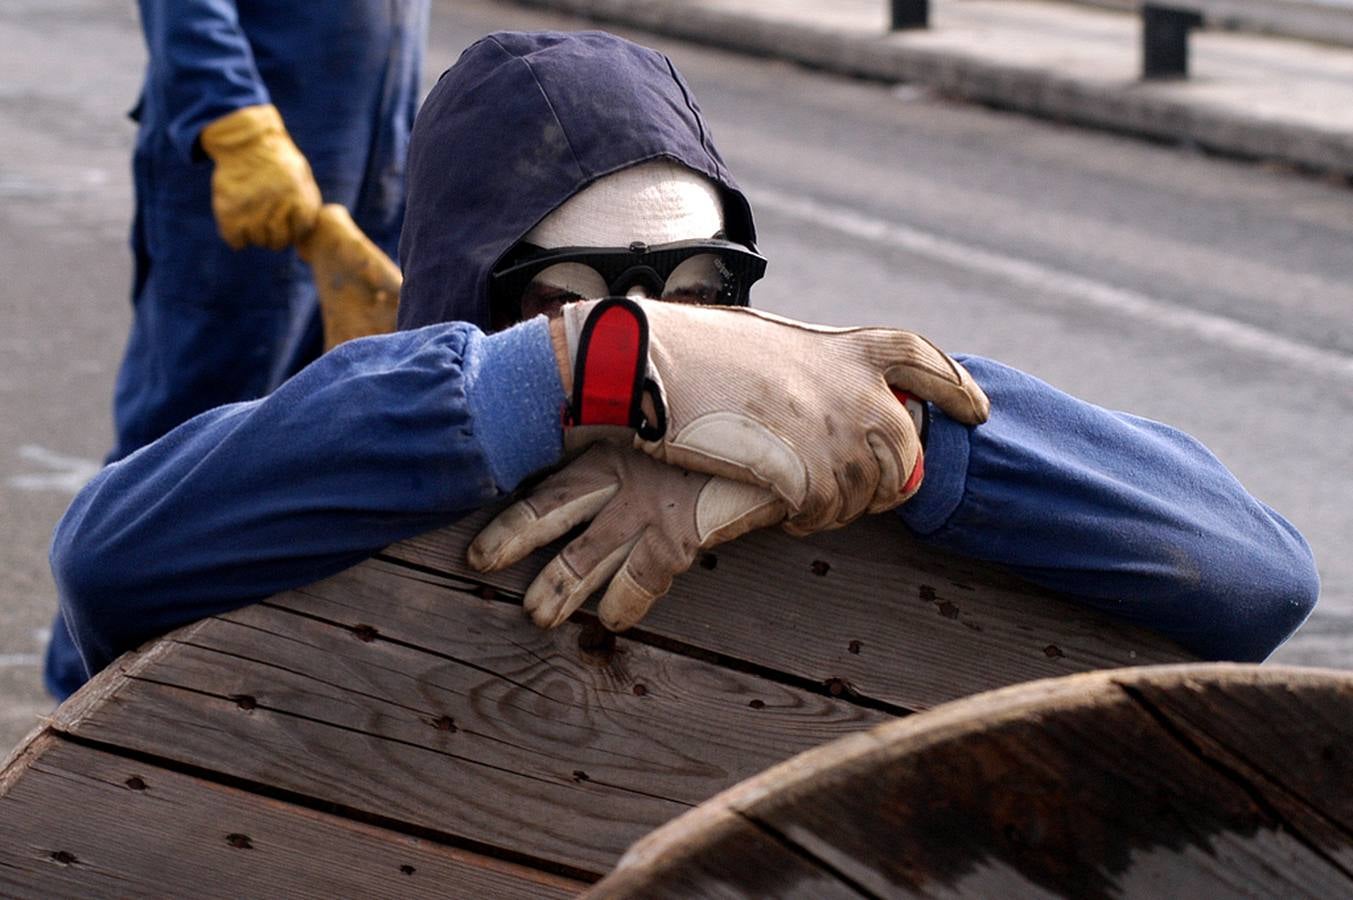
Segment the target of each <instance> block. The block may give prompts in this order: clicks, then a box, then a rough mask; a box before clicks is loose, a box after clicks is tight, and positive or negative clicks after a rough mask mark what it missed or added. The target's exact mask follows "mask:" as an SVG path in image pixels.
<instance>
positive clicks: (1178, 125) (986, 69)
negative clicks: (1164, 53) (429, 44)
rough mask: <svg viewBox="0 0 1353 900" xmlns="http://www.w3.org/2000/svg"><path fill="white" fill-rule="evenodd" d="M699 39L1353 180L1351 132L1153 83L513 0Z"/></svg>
mask: <svg viewBox="0 0 1353 900" xmlns="http://www.w3.org/2000/svg"><path fill="white" fill-rule="evenodd" d="M515 2H517V3H518V4H520V5H524V6H531V7H537V8H543V9H550V10H554V11H557V12H564V13H571V14H574V15H579V16H583V17H586V18H589V19H593V20H595V21H598V22H605V23H611V24H617V25H626V26H630V27H635V28H640V29H643V30H646V31H651V32H654V33H656V34H662V35H668V36H671V37H676V38H681V39H683V40H689V41H692V42H695V43H699V44H705V45H708V46H713V47H720V48H723V49H728V50H735V51H740V52H744V53H751V54H755V55H758V56H769V57H775V58H779V59H785V60H790V61H792V62H797V63H802V64H804V65H808V66H813V67H816V68H821V69H825V70H827V71H831V72H835V73H838V74H842V75H850V76H855V77H860V78H868V79H872V80H878V81H886V82H910V83H914V84H920V85H924V86H926V87H929V88H932V89H934V90H936V91H938V92H941V93H943V94H947V95H950V96H955V97H960V98H963V99H966V100H971V101H974V102H977V103H983V104H987V105H990V106H995V107H999V108H1002V109H1010V110H1015V111H1019V112H1023V113H1028V114H1031V115H1035V116H1040V117H1044V118H1050V119H1056V120H1059V121H1064V122H1070V123H1073V124H1078V125H1088V126H1092V127H1095V128H1104V129H1109V130H1113V131H1119V132H1124V133H1128V134H1133V135H1138V136H1141V137H1146V138H1150V139H1153V140H1160V141H1167V142H1170V143H1182V144H1189V145H1194V146H1197V147H1200V148H1203V149H1205V150H1209V151H1212V152H1216V153H1222V154H1226V155H1229V156H1239V157H1243V158H1247V159H1262V160H1272V161H1277V162H1282V163H1287V164H1290V165H1293V166H1296V167H1299V168H1302V169H1307V170H1314V171H1318V172H1324V173H1335V174H1339V175H1342V176H1344V177H1346V178H1353V133H1350V132H1347V131H1338V130H1334V129H1330V130H1326V129H1321V128H1315V127H1309V126H1302V125H1297V124H1291V123H1284V122H1275V121H1273V120H1272V119H1269V118H1266V117H1263V116H1258V115H1245V114H1243V113H1241V112H1237V111H1235V110H1232V109H1226V108H1221V107H1218V106H1213V105H1211V104H1208V103H1206V102H1203V101H1191V102H1189V101H1181V100H1179V99H1176V98H1170V97H1163V96H1160V92H1159V91H1157V90H1153V88H1154V87H1155V86H1154V85H1151V84H1145V83H1141V82H1130V83H1125V84H1117V85H1114V84H1104V83H1097V82H1092V81H1087V80H1081V79H1076V78H1070V77H1066V76H1063V75H1059V74H1058V73H1056V72H1053V71H1048V70H1042V69H1033V68H1023V67H1016V66H1009V65H1001V64H993V63H991V62H988V61H985V60H983V59H980V58H977V57H974V56H969V55H965V54H962V53H955V52H939V51H935V50H930V49H925V48H917V47H905V46H899V45H897V44H894V43H889V42H888V41H886V40H884V36H883V35H882V34H880V35H879V37H878V38H872V37H867V36H860V35H852V34H848V33H844V32H841V31H835V30H832V29H829V28H823V27H817V26H813V25H809V24H803V23H797V22H783V21H775V20H773V19H770V18H763V17H757V16H752V15H747V14H744V13H739V12H730V11H726V10H719V9H712V8H709V7H704V6H700V5H697V4H689V5H688V4H685V3H683V2H682V0H515Z"/></svg>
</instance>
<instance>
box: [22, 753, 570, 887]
mask: <svg viewBox="0 0 1353 900" xmlns="http://www.w3.org/2000/svg"><path fill="white" fill-rule="evenodd" d="M26 749H27V752H26V753H25V754H24V756H23V758H22V759H21V760H19V761H17V763H16V764H15V765H12V766H11V770H10V771H9V772H8V773H7V777H6V778H5V783H6V788H5V790H4V793H3V794H2V795H0V894H2V895H3V896H5V897H15V898H19V897H34V898H48V897H56V896H62V897H106V896H160V897H172V896H178V897H190V896H191V897H230V898H237V897H355V896H360V897H392V898H409V897H432V896H437V897H445V896H462V897H483V898H495V897H503V898H507V897H569V896H574V895H576V894H577V893H578V892H579V891H580V890H581V889H582V888H583V887H585V885H584V884H582V883H580V882H576V881H572V880H570V879H566V878H561V877H559V876H557V875H552V874H549V873H546V872H540V871H536V870H533V869H529V868H526V867H523V866H519V865H515V864H513V863H509V862H504V861H502V860H498V859H493V858H491V857H486V856H482V855H480V854H477V853H471V852H469V851H466V850H461V849H456V848H452V847H446V846H441V845H438V844H435V843H432V842H429V841H427V840H420V839H418V838H414V837H410V836H407V835H403V834H398V833H395V832H392V831H387V830H385V829H381V828H376V827H372V826H370V825H364V824H361V823H358V822H353V821H350V820H347V819H343V818H340V817H337V816H332V815H327V814H325V813H322V812H317V811H315V810H310V809H305V808H303V807H299V806H295V805H292V804H288V803H284V802H281V801H278V800H275V799H271V798H268V797H260V796H257V795H254V794H249V793H246V792H244V791H240V790H237V789H235V788H231V787H226V786H223V785H220V784H213V783H211V782H208V781H204V780H202V779H200V778H195V777H192V776H190V775H185V774H181V773H178V772H172V771H168V770H166V769H163V768H160V767H158V766H155V765H151V764H148V763H146V762H143V761H138V760H131V759H127V758H125V757H121V756H116V755H114V754H110V753H106V752H103V751H101V750H96V749H91V748H88V747H82V746H79V745H76V744H72V743H70V742H69V741H67V740H64V739H61V738H59V737H56V736H54V735H53V734H51V733H47V734H45V735H42V736H40V737H38V738H37V739H35V740H34V741H32V742H31V743H30V744H29V745H28V746H27V748H26Z"/></svg>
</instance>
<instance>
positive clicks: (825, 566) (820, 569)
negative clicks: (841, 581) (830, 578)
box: [809, 559, 832, 576]
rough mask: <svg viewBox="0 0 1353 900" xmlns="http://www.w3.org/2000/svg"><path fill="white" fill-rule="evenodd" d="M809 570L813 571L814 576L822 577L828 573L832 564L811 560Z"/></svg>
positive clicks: (820, 560)
mask: <svg viewBox="0 0 1353 900" xmlns="http://www.w3.org/2000/svg"><path fill="white" fill-rule="evenodd" d="M809 568H810V569H812V570H813V574H814V575H818V576H822V575H826V574H827V573H828V572H830V571H831V570H832V564H831V563H829V562H827V561H826V560H822V559H815V560H813V564H812V565H811V566H809Z"/></svg>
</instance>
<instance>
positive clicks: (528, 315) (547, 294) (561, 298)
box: [521, 284, 588, 321]
mask: <svg viewBox="0 0 1353 900" xmlns="http://www.w3.org/2000/svg"><path fill="white" fill-rule="evenodd" d="M586 299H588V298H587V297H583V296H581V295H580V294H576V293H574V292H573V291H570V290H566V289H564V288H559V287H554V286H553V285H548V284H532V285H530V286H529V287H527V289H526V292H525V293H524V294H522V297H521V317H522V321H526V320H527V319H533V318H535V317H536V316H539V315H546V316H550V317H554V316H557V315H558V314H559V310H560V308H561V307H562V306H563V305H564V304H565V303H576V302H577V301H579V300H586Z"/></svg>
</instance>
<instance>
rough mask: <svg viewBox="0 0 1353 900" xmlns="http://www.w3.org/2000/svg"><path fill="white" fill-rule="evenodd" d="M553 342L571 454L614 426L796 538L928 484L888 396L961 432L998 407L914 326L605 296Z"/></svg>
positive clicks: (902, 414) (566, 312)
mask: <svg viewBox="0 0 1353 900" xmlns="http://www.w3.org/2000/svg"><path fill="white" fill-rule="evenodd" d="M551 337H552V339H553V341H554V349H555V356H556V358H557V360H558V363H559V368H560V374H561V376H562V378H563V383H564V387H565V390H566V391H568V393H569V395H570V396H571V397H572V401H571V404H570V407H569V409H568V410H567V412H566V417H565V423H566V429H565V441H566V443H567V444H569V445H570V446H580V445H583V444H586V443H590V442H592V441H594V440H600V439H604V438H605V437H607V436H610V435H614V434H615V433H616V432H617V431H619V432H620V433H621V434H623V435H624V437H625V438H626V439H628V440H630V441H631V442H632V443H633V445H634V446H635V447H638V448H639V449H641V450H643V451H644V452H645V453H648V454H650V455H652V456H654V457H656V458H657V459H660V460H663V461H664V462H667V463H670V464H672V465H676V466H680V467H682V468H686V469H692V470H694V471H698V472H704V473H706V474H709V475H721V476H723V477H725V478H730V479H733V480H735V481H741V482H745V483H748V484H756V485H760V486H762V487H766V488H769V489H770V490H772V491H774V492H775V494H776V495H777V496H779V497H780V498H781V499H782V500H784V502H785V504H786V507H787V509H788V519H787V520H786V524H785V529H786V530H787V531H789V532H790V533H791V534H800V535H802V534H808V533H811V532H814V531H821V530H824V529H827V528H835V527H839V526H841V525H845V524H846V523H848V522H851V521H853V520H854V519H856V518H858V517H859V516H861V515H863V514H865V513H870V512H882V511H883V510H887V509H891V508H893V507H895V506H897V505H899V504H900V503H902V502H903V501H904V500H906V499H907V498H908V497H910V496H911V495H912V494H914V493H915V492H916V490H917V489H918V488H919V487H920V478H919V470H920V464H921V441H920V435H919V433H918V428H917V427H916V424H915V422H914V421H913V419H912V417H911V416H910V415H908V412H907V409H906V408H905V407H904V406H903V404H901V403H899V402H898V398H897V397H895V392H902V393H905V394H907V395H910V396H911V397H913V398H915V399H916V400H919V401H930V402H932V403H934V404H935V405H936V406H938V407H939V408H940V409H942V410H943V411H944V412H945V413H947V414H948V415H949V416H951V417H952V418H954V419H956V420H957V421H959V422H962V423H964V424H968V425H976V424H978V423H980V422H983V421H985V420H986V417H987V412H988V409H989V404H988V401H987V397H986V394H984V393H983V392H982V389H981V388H980V387H979V386H978V385H977V383H976V382H975V381H973V379H972V376H971V375H969V374H968V373H967V371H966V370H965V369H964V368H963V367H962V366H960V365H959V364H958V363H956V362H955V361H954V360H952V359H950V358H949V357H948V356H946V355H945V354H944V353H943V352H941V351H940V350H939V349H938V348H936V347H935V345H933V344H931V343H930V342H929V341H928V340H926V339H925V338H923V337H921V336H920V335H918V334H914V333H912V332H909V331H900V330H896V329H890V328H829V327H826V326H820V325H809V324H806V323H803V322H797V321H795V320H793V319H786V318H781V317H779V316H773V315H769V314H767V313H764V312H758V311H754V310H751V309H746V308H734V307H711V306H691V305H684V304H675V303H664V302H662V301H654V300H637V301H636V300H630V299H621V298H610V299H607V300H599V301H584V302H581V303H572V304H568V305H566V306H565V307H564V308H563V312H562V315H561V316H560V317H559V318H558V319H556V320H554V321H552V322H551ZM591 426H608V427H606V428H601V429H599V430H598V429H595V428H592V427H591Z"/></svg>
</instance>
